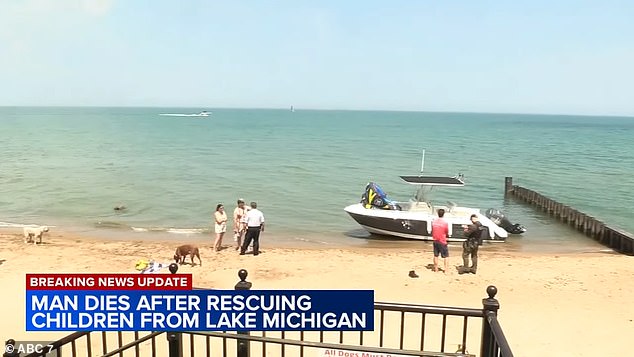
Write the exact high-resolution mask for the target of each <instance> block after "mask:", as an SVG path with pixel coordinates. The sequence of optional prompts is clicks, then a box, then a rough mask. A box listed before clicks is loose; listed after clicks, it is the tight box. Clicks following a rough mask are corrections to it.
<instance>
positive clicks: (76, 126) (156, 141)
mask: <svg viewBox="0 0 634 357" xmlns="http://www.w3.org/2000/svg"><path fill="white" fill-rule="evenodd" d="M201 110H210V111H212V112H213V114H212V115H211V116H210V117H168V116H160V115H159V114H160V113H198V112H200V111H201ZM633 137H634V119H632V118H617V117H579V116H548V115H543V116H537V115H515V114H462V113H415V112H363V111H316V110H315V111H313V110H301V109H297V110H296V111H295V112H291V111H290V110H255V109H254V110H246V109H244V110H238V109H213V108H42V107H38V108H9V107H5V108H0V153H1V154H2V160H1V162H0V222H2V223H0V226H13V225H20V224H47V225H51V226H56V227H57V229H59V230H66V231H76V232H85V233H90V234H96V235H103V236H109V237H122V238H126V237H131V238H135V239H138V238H146V237H152V238H157V237H160V238H165V239H182V238H183V237H187V238H188V239H211V238H210V236H209V227H210V220H211V214H212V213H213V210H214V209H215V206H216V204H217V203H220V202H222V203H224V204H225V205H226V206H227V210H228V211H229V212H232V210H233V208H234V203H235V201H236V199H237V198H238V197H243V198H245V199H246V200H247V202H248V201H252V200H253V201H257V202H258V204H259V208H261V210H262V211H263V212H264V214H265V216H266V219H267V232H266V233H265V235H264V236H263V240H265V239H268V242H272V243H271V244H282V243H291V242H304V243H306V244H313V245H366V244H370V243H369V242H374V240H367V239H366V238H368V235H367V234H365V232H364V231H362V230H360V229H359V227H358V226H357V224H356V223H355V222H354V221H353V220H352V219H351V218H349V217H348V215H347V214H346V213H345V212H344V211H343V207H345V206H346V205H348V204H351V203H355V202H357V201H358V200H359V199H360V197H361V193H362V191H363V189H364V187H365V184H366V183H367V182H368V181H370V180H372V181H376V182H378V183H379V185H381V187H382V188H383V189H384V190H385V191H386V192H387V193H388V195H389V196H390V197H391V198H393V199H398V200H406V199H408V198H409V197H410V195H411V194H412V191H411V190H412V187H411V186H409V185H406V184H404V183H403V182H401V180H400V178H399V177H398V176H399V175H404V174H418V173H419V171H420V166H421V154H422V149H425V150H426V155H425V173H426V174H429V175H454V174H457V173H463V174H464V175H465V178H466V182H467V185H466V187H464V188H448V189H443V190H439V191H438V192H435V196H434V201H435V202H440V203H444V202H445V201H446V200H451V201H455V202H457V203H459V204H461V205H466V206H476V207H480V208H482V209H483V210H485V209H486V208H489V207H496V208H502V209H504V210H505V211H506V213H507V214H508V215H509V216H510V219H511V221H513V222H514V223H515V222H519V223H522V224H524V225H526V226H527V228H528V232H527V233H526V234H525V235H523V236H522V237H512V238H511V239H510V243H512V244H515V245H512V246H513V247H516V248H518V247H519V248H520V249H532V248H531V247H543V246H545V247H549V246H573V245H574V244H578V245H579V246H580V247H585V246H586V245H590V246H591V245H592V243H593V242H591V240H589V239H585V238H583V237H579V236H578V235H577V234H576V233H574V232H573V231H571V230H569V229H568V228H566V227H564V226H561V225H559V224H557V223H555V222H552V221H551V220H550V219H548V218H547V217H545V216H543V215H541V214H540V213H537V212H534V211H533V210H532V209H531V208H529V207H526V206H524V205H522V204H519V203H515V202H513V201H507V202H505V201H504V199H503V186H504V177H505V176H512V177H513V178H514V183H516V184H520V185H523V186H525V187H528V188H531V189H534V190H537V191H540V192H542V193H544V194H547V195H549V196H551V197H553V198H555V199H557V200H559V201H561V202H564V203H567V204H569V205H572V206H574V207H577V208H578V209H580V210H581V211H584V212H587V213H588V214H592V215H594V216H595V217H597V218H599V219H603V220H604V221H606V222H608V223H609V224H611V225H613V226H616V227H620V228H622V229H625V230H629V231H634V222H633V221H632V219H631V217H630V216H631V214H632V212H633V208H634V205H633V204H632V202H633V200H632V189H633V188H634V175H633V174H634V145H633V144H632V143H631V140H632V138H633ZM119 204H124V205H125V206H126V207H128V209H127V210H125V211H123V212H116V211H114V210H113V207H114V206H116V205H119ZM371 238H372V237H371ZM573 243H574V244H573ZM372 244H375V243H372ZM376 244H380V243H376ZM403 244H410V243H403ZM418 244H419V243H418ZM536 249H537V248H536Z"/></svg>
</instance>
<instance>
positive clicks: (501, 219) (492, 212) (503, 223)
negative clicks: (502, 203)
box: [484, 208, 526, 234]
mask: <svg viewBox="0 0 634 357" xmlns="http://www.w3.org/2000/svg"><path fill="white" fill-rule="evenodd" d="M484 215H485V216H486V217H487V218H488V219H490V220H491V221H493V223H495V224H497V225H498V226H500V227H502V228H504V230H505V231H507V232H509V233H511V234H522V233H524V232H526V227H524V226H523V225H521V224H519V223H515V224H513V223H511V221H509V219H508V218H506V215H505V214H504V213H502V211H500V210H498V209H495V208H489V209H488V210H487V211H486V212H485V213H484Z"/></svg>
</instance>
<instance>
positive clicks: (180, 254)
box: [174, 244, 203, 266]
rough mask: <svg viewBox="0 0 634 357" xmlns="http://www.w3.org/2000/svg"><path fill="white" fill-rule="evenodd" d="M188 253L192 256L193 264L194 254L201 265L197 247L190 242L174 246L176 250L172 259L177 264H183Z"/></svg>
mask: <svg viewBox="0 0 634 357" xmlns="http://www.w3.org/2000/svg"><path fill="white" fill-rule="evenodd" d="M188 255H189V256H190V257H191V258H192V265H194V256H196V257H197V258H198V261H199V262H200V265H201V266H202V265H203V261H202V260H200V253H199V252H198V247H197V246H195V245H191V244H185V245H181V246H180V247H178V248H176V252H175V253H174V260H175V261H176V263H178V264H183V263H185V258H187V256H188Z"/></svg>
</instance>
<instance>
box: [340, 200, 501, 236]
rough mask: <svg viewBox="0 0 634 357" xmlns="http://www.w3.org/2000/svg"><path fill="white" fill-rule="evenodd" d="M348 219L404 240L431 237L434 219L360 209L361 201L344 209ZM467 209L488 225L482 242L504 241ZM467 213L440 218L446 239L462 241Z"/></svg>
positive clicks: (490, 224)
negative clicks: (350, 218)
mask: <svg viewBox="0 0 634 357" xmlns="http://www.w3.org/2000/svg"><path fill="white" fill-rule="evenodd" d="M344 210H345V211H346V212H347V213H348V214H349V215H350V217H352V219H354V220H355V221H356V222H357V223H358V224H359V225H360V226H361V227H363V228H364V229H365V230H366V231H368V232H370V233H373V234H378V235H383V236H392V237H398V238H405V239H416V240H427V241H430V240H433V238H432V236H431V222H432V220H433V219H434V218H435V217H434V216H433V215H431V214H430V213H423V212H412V211H397V210H383V209H375V208H369V209H368V208H364V207H363V206H362V205H361V204H356V205H351V206H348V207H346V208H345V209H344ZM471 212H473V213H475V214H477V215H478V218H479V219H480V221H481V223H482V224H483V225H485V226H487V227H488V228H489V232H490V235H489V236H488V237H485V238H483V241H490V242H504V241H505V240H506V238H507V235H506V234H505V233H506V232H505V231H503V230H502V229H501V228H500V227H498V226H496V225H495V224H494V223H493V222H491V221H490V220H489V219H488V218H486V217H484V216H483V215H481V214H479V211H478V210H472V211H471ZM471 212H467V213H465V214H461V215H456V216H453V217H452V216H451V215H449V214H447V215H445V217H444V219H445V220H446V221H447V222H448V223H449V237H448V239H447V240H448V241H450V242H462V241H465V237H464V230H463V228H462V226H463V225H465V224H471V222H470V219H469V216H470V215H471Z"/></svg>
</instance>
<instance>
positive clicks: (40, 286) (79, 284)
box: [26, 273, 192, 290]
mask: <svg viewBox="0 0 634 357" xmlns="http://www.w3.org/2000/svg"><path fill="white" fill-rule="evenodd" d="M26 289H27V290H192V275H191V274H138V273H137V274H134V273H132V274H26Z"/></svg>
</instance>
